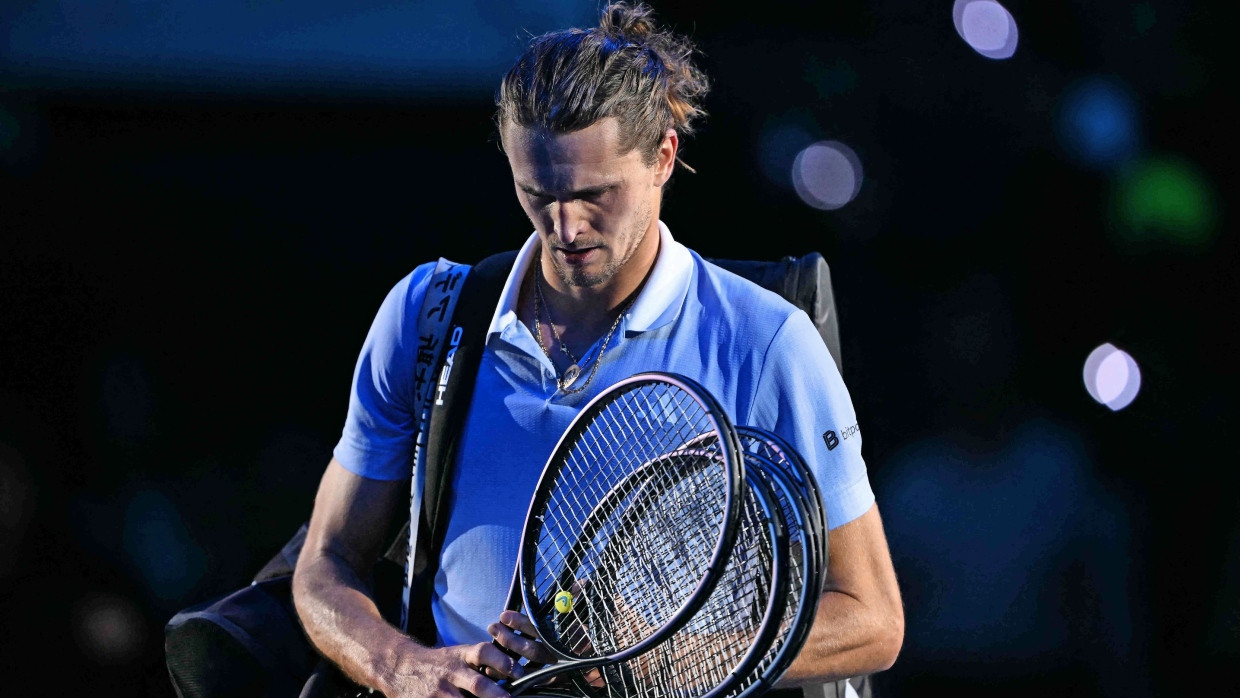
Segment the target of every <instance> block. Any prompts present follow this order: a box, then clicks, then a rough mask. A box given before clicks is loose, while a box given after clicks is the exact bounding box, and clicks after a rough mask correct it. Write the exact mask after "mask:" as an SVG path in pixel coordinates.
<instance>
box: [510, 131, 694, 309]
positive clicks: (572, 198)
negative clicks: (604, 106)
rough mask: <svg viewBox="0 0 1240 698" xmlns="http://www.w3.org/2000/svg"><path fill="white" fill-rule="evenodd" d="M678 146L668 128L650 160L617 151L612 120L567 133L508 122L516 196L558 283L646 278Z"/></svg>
mask: <svg viewBox="0 0 1240 698" xmlns="http://www.w3.org/2000/svg"><path fill="white" fill-rule="evenodd" d="M676 145H677V141H676V135H675V131H671V132H669V135H668V136H667V137H665V138H664V140H663V144H662V145H661V146H660V148H659V152H658V153H657V157H656V159H655V162H654V163H653V164H649V165H648V164H646V163H644V162H643V159H642V155H641V153H640V152H638V151H637V150H636V149H635V150H631V151H629V152H627V153H620V152H619V127H618V124H617V122H616V120H615V119H614V118H607V119H603V120H601V121H598V122H596V123H594V124H592V125H590V126H587V127H586V128H583V129H581V130H579V131H574V132H572V133H552V132H549V131H546V130H542V129H536V128H526V127H523V126H518V125H516V124H507V125H506V127H505V131H504V150H505V152H506V153H507V154H508V164H509V165H510V166H511V167H512V178H513V183H514V184H515V186H516V190H517V199H518V200H520V202H521V207H522V208H523V209H525V213H526V215H527V216H529V217H530V221H531V222H532V223H533V224H534V228H535V229H536V230H537V231H538V236H539V237H540V238H541V240H542V248H543V250H542V255H543V259H544V260H545V261H549V262H550V263H551V265H552V268H553V269H555V272H556V276H558V277H559V279H560V280H561V281H562V282H563V284H564V285H566V286H578V287H590V288H594V289H599V290H603V289H604V288H605V287H607V286H608V284H612V283H616V284H619V287H620V288H626V287H627V286H628V284H629V282H630V281H631V282H632V284H633V285H636V283H637V282H638V281H640V280H641V278H643V277H644V275H645V273H646V270H647V269H649V265H650V264H652V263H653V262H654V258H655V256H656V254H657V253H658V249H659V236H658V233H657V232H655V231H656V229H657V227H658V212H659V201H660V195H661V193H662V186H663V184H664V183H665V182H666V181H667V179H668V177H669V176H670V175H671V171H672V164H673V163H674V162H675V156H676ZM626 290H627V288H626Z"/></svg>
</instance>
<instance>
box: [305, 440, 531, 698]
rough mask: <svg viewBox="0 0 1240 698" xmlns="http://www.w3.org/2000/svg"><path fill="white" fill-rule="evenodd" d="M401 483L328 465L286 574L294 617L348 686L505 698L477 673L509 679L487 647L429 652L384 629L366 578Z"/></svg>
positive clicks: (395, 511) (395, 509) (499, 656)
mask: <svg viewBox="0 0 1240 698" xmlns="http://www.w3.org/2000/svg"><path fill="white" fill-rule="evenodd" d="M407 487H408V483H406V482H403V481H394V482H388V481H383V480H372V479H369V478H364V477H362V476H360V475H356V474H354V473H352V472H350V471H349V470H347V469H345V468H344V466H342V465H340V463H339V462H337V461H336V459H334V458H333V459H332V461H331V463H329V464H328V466H327V470H326V472H325V473H324V474H323V479H322V481H321V482H320V483H319V491H318V494H317V495H316V497H315V501H314V511H313V512H312V513H311V516H310V526H309V531H308V533H307V534H306V542H305V545H304V546H303V547H302V551H301V556H300V557H299V558H298V561H297V568H296V570H295V571H294V573H293V601H294V605H295V606H296V608H297V615H298V617H299V618H300V619H301V623H302V625H303V626H304V627H305V629H306V634H307V635H308V636H309V637H310V640H311V642H313V643H314V645H315V647H317V648H318V650H319V651H320V652H321V653H322V654H323V655H324V656H325V657H327V658H328V659H329V660H331V661H332V662H334V663H335V664H336V665H337V666H339V667H340V668H341V670H343V671H344V673H345V674H346V675H347V676H349V678H351V679H352V680H354V681H356V682H357V683H359V684H361V685H363V686H369V687H372V688H376V689H378V690H380V691H382V692H383V694H384V695H386V696H389V697H390V698H395V697H396V696H404V695H418V696H453V697H454V698H455V697H459V696H461V695H462V692H463V691H468V692H469V693H472V694H473V695H475V696H477V697H478V698H506V696H507V695H508V694H507V692H505V691H504V690H502V689H501V688H500V687H499V686H498V685H496V683H495V682H494V681H492V680H491V679H488V678H487V677H485V676H483V675H482V674H481V673H479V671H478V669H477V667H490V668H491V669H492V670H493V672H491V673H492V675H499V676H509V675H511V672H512V671H513V662H512V660H511V659H509V658H508V656H507V655H506V654H504V653H503V652H501V651H500V650H499V649H498V648H496V647H495V646H494V645H492V644H491V643H490V642H484V643H477V644H472V645H458V646H455V647H444V648H429V647H425V646H423V645H421V644H418V643H417V642H416V641H414V640H413V639H412V638H410V637H408V636H407V635H405V634H404V633H402V632H400V631H399V630H398V629H396V628H395V627H393V626H392V625H390V624H389V623H387V621H385V620H384V619H383V617H382V616H381V615H380V614H379V609H378V607H377V606H376V605H375V602H374V600H373V598H372V596H371V590H370V585H369V581H368V580H369V578H370V574H371V571H372V569H373V567H374V562H375V560H377V559H378V556H379V555H380V553H381V550H382V549H383V546H384V545H385V544H386V543H387V542H388V541H385V540H383V535H384V532H385V531H387V530H389V526H388V524H389V523H390V522H391V521H392V518H393V517H395V516H403V515H404V511H403V506H402V505H403V503H404V501H405V498H404V491H405V489H406V488H407Z"/></svg>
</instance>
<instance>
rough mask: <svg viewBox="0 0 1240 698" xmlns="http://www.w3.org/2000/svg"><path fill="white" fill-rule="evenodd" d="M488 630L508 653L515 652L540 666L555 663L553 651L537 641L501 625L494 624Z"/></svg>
mask: <svg viewBox="0 0 1240 698" xmlns="http://www.w3.org/2000/svg"><path fill="white" fill-rule="evenodd" d="M488 629H489V630H491V632H492V636H493V637H494V638H495V642H497V643H498V644H499V645H500V647H501V648H503V649H504V650H506V651H509V652H515V653H516V654H517V655H518V656H521V657H525V658H526V659H529V660H530V661H531V662H537V663H539V664H551V663H553V662H555V655H554V654H552V653H551V650H549V649H547V646H546V645H544V644H543V643H541V642H538V641H537V640H534V639H532V638H530V637H527V636H525V635H518V634H517V633H515V632H513V630H512V629H511V628H509V627H508V626H506V625H503V624H501V623H494V624H492V626H491V627H490V628H488Z"/></svg>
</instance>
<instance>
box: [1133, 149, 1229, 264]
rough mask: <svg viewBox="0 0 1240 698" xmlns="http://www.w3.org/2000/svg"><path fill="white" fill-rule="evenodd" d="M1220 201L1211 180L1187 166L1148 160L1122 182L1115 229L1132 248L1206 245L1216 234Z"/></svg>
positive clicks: (1178, 160) (1179, 161)
mask: <svg viewBox="0 0 1240 698" xmlns="http://www.w3.org/2000/svg"><path fill="white" fill-rule="evenodd" d="M1216 198H1217V197H1216V196H1215V193H1214V189H1213V187H1212V186H1211V184H1210V182H1209V180H1208V179H1207V178H1206V177H1205V176H1204V175H1202V174H1201V173H1200V172H1199V171H1198V170H1197V168H1196V167H1195V166H1193V165H1192V164H1191V163H1189V162H1187V161H1186V160H1184V159H1182V158H1174V157H1149V158H1145V159H1143V160H1141V161H1140V162H1138V163H1136V164H1135V165H1134V166H1132V167H1131V168H1127V169H1125V171H1124V172H1123V173H1122V174H1121V175H1120V177H1119V180H1118V182H1117V186H1116V189H1115V207H1114V216H1115V219H1114V222H1115V228H1116V229H1117V230H1118V232H1119V233H1120V234H1121V235H1122V236H1123V237H1124V238H1125V239H1127V240H1128V241H1131V242H1170V243H1173V244H1178V245H1186V246H1189V247H1195V246H1200V245H1204V244H1206V243H1208V242H1210V241H1211V240H1212V239H1213V238H1214V235H1215V232H1216V224H1217V218H1218V211H1217V208H1218V204H1217V201H1216Z"/></svg>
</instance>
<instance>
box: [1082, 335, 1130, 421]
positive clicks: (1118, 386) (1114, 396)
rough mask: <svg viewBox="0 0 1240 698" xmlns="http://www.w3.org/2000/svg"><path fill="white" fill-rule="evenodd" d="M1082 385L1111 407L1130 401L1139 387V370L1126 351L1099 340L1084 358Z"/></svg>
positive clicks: (1117, 408) (1117, 407) (1127, 403)
mask: <svg viewBox="0 0 1240 698" xmlns="http://www.w3.org/2000/svg"><path fill="white" fill-rule="evenodd" d="M1083 378H1084V379H1085V389H1086V390H1088V391H1089V395H1090V397H1092V398H1093V399H1094V400H1096V401H1098V402H1099V403H1101V404H1103V405H1106V406H1107V407H1109V408H1110V409H1111V410H1113V411H1118V410H1122V409H1124V408H1125V407H1127V406H1128V405H1129V404H1131V403H1132V401H1133V399H1135V398H1136V397H1137V392H1138V391H1139V390H1140V389H1141V370H1140V369H1139V368H1138V367H1137V362H1136V361H1134V360H1133V358H1132V357H1131V356H1129V354H1128V352H1126V351H1123V350H1122V349H1119V348H1117V347H1116V346H1115V345H1113V344H1110V343H1109V342H1108V343H1106V344H1102V345H1101V346H1099V347H1097V348H1095V349H1094V350H1093V351H1092V352H1090V354H1089V357H1088V358H1087V359H1085V370H1084V372H1083Z"/></svg>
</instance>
